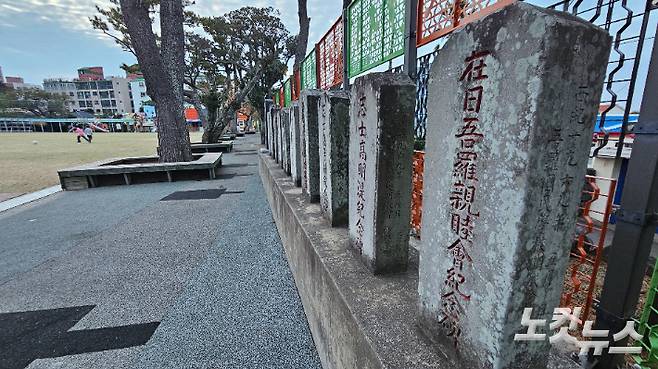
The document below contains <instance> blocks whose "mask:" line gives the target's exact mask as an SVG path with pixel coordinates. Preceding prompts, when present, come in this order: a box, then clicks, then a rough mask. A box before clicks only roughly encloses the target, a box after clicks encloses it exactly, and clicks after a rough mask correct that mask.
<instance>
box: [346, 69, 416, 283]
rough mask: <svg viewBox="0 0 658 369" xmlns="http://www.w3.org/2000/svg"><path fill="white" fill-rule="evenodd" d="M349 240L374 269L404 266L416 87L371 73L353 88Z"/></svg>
mask: <svg viewBox="0 0 658 369" xmlns="http://www.w3.org/2000/svg"><path fill="white" fill-rule="evenodd" d="M351 94H352V102H351V106H350V121H351V125H350V148H349V178H350V188H349V198H350V204H349V209H350V211H349V219H350V227H349V228H350V242H351V244H352V246H353V247H355V248H356V249H357V250H358V251H359V252H360V254H361V256H362V258H363V260H364V261H365V263H366V265H367V266H368V267H369V268H370V269H371V270H372V271H373V272H374V273H387V272H398V271H404V270H406V269H407V263H408V260H409V221H410V212H411V162H412V158H411V157H412V154H413V146H414V133H413V121H414V109H415V105H416V85H415V83H414V82H413V81H412V80H411V78H409V77H408V76H407V75H406V74H399V73H395V74H394V73H372V74H368V75H366V76H363V77H360V78H357V79H356V81H355V83H354V85H353V86H352V91H351Z"/></svg>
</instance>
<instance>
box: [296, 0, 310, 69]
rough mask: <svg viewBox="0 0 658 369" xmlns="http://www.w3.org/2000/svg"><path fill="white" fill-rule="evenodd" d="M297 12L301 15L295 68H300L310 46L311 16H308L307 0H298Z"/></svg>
mask: <svg viewBox="0 0 658 369" xmlns="http://www.w3.org/2000/svg"><path fill="white" fill-rule="evenodd" d="M297 14H298V15H299V35H298V36H297V48H296V50H295V65H294V67H293V70H298V69H299V68H300V66H301V65H302V62H303V61H304V58H305V57H306V47H307V46H308V32H309V26H310V24H311V18H309V17H308V11H307V9H306V0H297Z"/></svg>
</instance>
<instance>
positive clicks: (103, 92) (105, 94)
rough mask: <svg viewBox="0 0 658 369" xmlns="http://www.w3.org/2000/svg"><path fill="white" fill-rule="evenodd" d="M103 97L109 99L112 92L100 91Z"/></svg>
mask: <svg viewBox="0 0 658 369" xmlns="http://www.w3.org/2000/svg"><path fill="white" fill-rule="evenodd" d="M100 96H101V99H107V98H109V97H110V93H109V92H107V91H101V92H100Z"/></svg>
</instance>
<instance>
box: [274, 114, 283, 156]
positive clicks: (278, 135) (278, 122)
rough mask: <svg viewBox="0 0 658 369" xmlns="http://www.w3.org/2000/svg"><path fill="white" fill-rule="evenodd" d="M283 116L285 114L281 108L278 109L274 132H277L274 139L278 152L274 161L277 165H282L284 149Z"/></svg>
mask: <svg viewBox="0 0 658 369" xmlns="http://www.w3.org/2000/svg"><path fill="white" fill-rule="evenodd" d="M281 114H283V113H282V109H281V108H279V109H277V110H276V111H275V113H274V130H275V135H274V138H275V139H276V142H275V145H274V146H275V147H276V151H275V152H274V154H275V155H274V159H275V160H276V162H277V163H281V149H282V145H281Z"/></svg>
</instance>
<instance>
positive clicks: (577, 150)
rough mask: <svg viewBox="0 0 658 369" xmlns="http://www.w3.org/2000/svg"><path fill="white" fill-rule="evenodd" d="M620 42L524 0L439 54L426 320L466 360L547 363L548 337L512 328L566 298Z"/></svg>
mask: <svg viewBox="0 0 658 369" xmlns="http://www.w3.org/2000/svg"><path fill="white" fill-rule="evenodd" d="M609 51H610V37H609V36H608V33H607V32H606V31H605V30H603V29H601V28H598V27H596V26H594V25H593V24H591V23H588V22H586V21H585V20H583V19H580V18H577V17H574V16H571V15H570V14H566V13H562V12H557V11H553V10H548V9H543V8H539V7H536V6H533V5H530V4H527V3H523V2H518V3H515V4H512V5H509V6H507V7H505V8H503V9H501V10H499V11H497V12H495V13H492V14H491V15H489V16H487V17H485V18H483V19H482V20H479V21H476V22H473V23H470V24H468V25H466V26H465V27H464V28H463V29H461V30H460V31H457V32H455V33H454V34H453V35H452V36H451V37H450V39H449V40H448V41H447V43H446V44H445V45H444V47H443V48H442V49H441V52H440V53H439V55H438V57H437V60H436V61H435V62H434V64H433V66H432V69H431V72H430V73H431V74H430V83H429V86H428V101H427V107H428V118H427V141H426V142H427V143H426V154H425V178H424V179H425V189H424V198H423V200H424V203H423V221H422V232H423V233H422V234H423V239H422V246H421V248H420V265H419V283H418V292H419V300H420V301H419V304H420V306H419V308H420V327H421V328H422V329H423V330H425V331H426V332H428V333H429V334H430V335H431V337H433V338H434V339H435V340H437V341H439V342H443V344H444V346H443V347H444V348H446V349H447V348H449V347H455V348H456V350H454V351H453V352H454V353H455V355H457V357H458V358H459V360H460V361H461V362H463V363H464V367H468V368H472V369H480V368H494V369H495V368H501V369H502V368H505V369H517V368H518V369H521V368H523V369H526V368H543V367H545V366H546V363H547V357H548V353H549V350H550V347H549V343H548V340H546V341H535V342H515V341H514V335H515V334H516V333H525V332H526V330H527V327H524V326H523V325H522V324H521V318H522V314H523V311H524V308H527V307H528V308H533V309H534V310H533V313H532V318H533V319H548V321H549V322H550V319H551V315H552V313H553V309H554V308H555V307H557V306H558V303H559V301H560V293H561V291H562V282H563V277H564V273H565V270H566V267H567V263H568V259H569V250H570V245H571V240H572V237H573V232H574V227H575V224H576V211H577V207H578V203H579V199H580V196H581V189H582V187H583V183H584V182H583V181H584V176H585V170H586V166H587V159H588V155H589V149H590V145H591V140H592V127H593V124H594V122H595V121H596V116H597V111H598V106H599V101H600V100H599V99H600V95H601V90H602V87H601V86H602V85H603V80H604V76H605V73H606V65H607V61H608V55H609ZM538 329H539V330H541V332H539V333H548V335H550V334H551V332H547V330H548V327H540V328H538Z"/></svg>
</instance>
